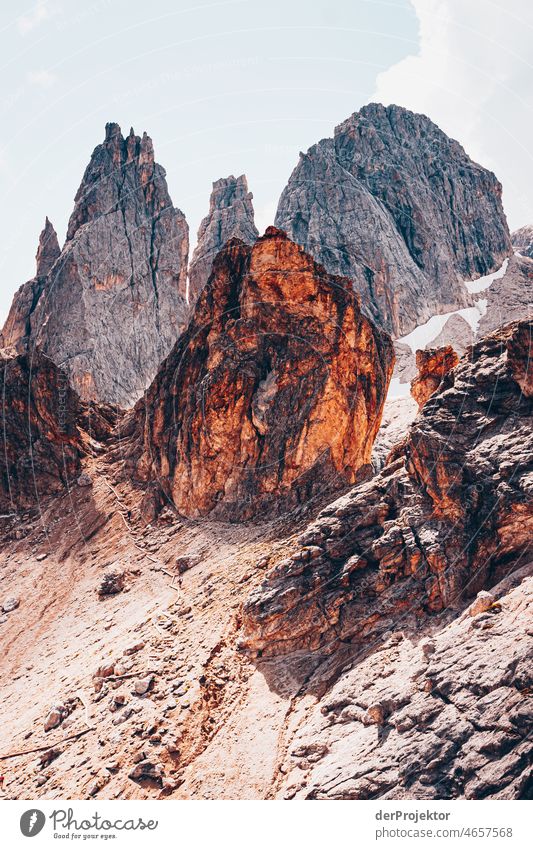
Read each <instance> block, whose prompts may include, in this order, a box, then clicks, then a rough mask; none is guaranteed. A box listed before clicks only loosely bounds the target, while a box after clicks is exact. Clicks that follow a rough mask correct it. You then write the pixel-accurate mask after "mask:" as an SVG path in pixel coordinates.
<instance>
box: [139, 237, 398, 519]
mask: <svg viewBox="0 0 533 849" xmlns="http://www.w3.org/2000/svg"><path fill="white" fill-rule="evenodd" d="M393 358H394V355H393V349H392V343H391V341H390V338H389V337H388V336H387V335H386V334H385V333H384V332H383V331H380V330H378V329H376V328H375V327H374V326H373V325H372V323H371V322H370V321H369V320H368V319H367V318H366V317H365V316H364V315H362V313H361V310H360V305H359V301H358V298H357V296H356V295H355V294H354V292H353V289H352V286H351V284H350V281H347V280H344V279H342V278H338V277H332V276H331V275H329V274H327V272H326V271H325V270H324V269H323V268H322V267H321V266H319V265H317V263H316V262H315V261H314V260H313V259H312V258H311V257H310V256H308V255H307V254H306V253H305V252H304V251H303V249H302V248H300V247H299V246H298V245H296V244H294V242H291V241H290V240H289V239H288V238H287V236H286V235H285V233H283V232H281V231H279V230H277V229H276V228H274V227H271V228H268V230H267V232H266V233H265V235H264V236H263V237H262V238H260V239H259V240H258V241H257V242H256V243H255V245H254V246H253V247H251V246H249V245H246V244H244V243H243V242H241V241H239V240H237V239H233V240H231V241H230V242H229V243H228V244H227V245H226V247H225V248H224V249H223V251H221V252H220V253H219V254H218V256H217V257H216V259H215V262H214V265H213V271H212V273H211V276H210V278H209V281H208V285H206V286H205V287H204V289H203V290H202V292H201V295H200V297H199V299H198V302H197V304H196V309H195V312H194V314H193V317H192V319H191V322H190V324H189V326H188V328H187V330H186V331H185V333H184V334H183V336H182V337H181V338H180V340H179V341H178V343H177V345H176V346H175V348H174V350H173V351H172V353H171V355H170V356H169V357H168V358H167V360H166V361H165V362H164V363H163V365H162V367H161V369H160V371H159V373H158V375H157V377H156V379H155V380H154V382H153V384H152V386H151V387H150V389H149V391H148V392H147V394H146V396H145V398H144V399H143V400H142V401H140V402H139V404H138V405H137V407H136V409H135V429H136V433H137V443H136V447H135V450H134V451H133V453H132V458H131V459H130V461H129V465H130V466H131V467H132V468H133V469H134V474H135V476H136V477H137V479H139V480H141V481H143V482H145V483H146V484H149V483H150V482H153V485H154V486H157V487H158V488H160V489H161V491H162V492H163V493H164V495H166V496H167V497H168V498H169V499H171V500H172V501H173V503H174V504H175V506H176V507H177V508H178V510H179V511H180V512H182V513H183V514H185V515H187V516H199V515H206V514H210V515H212V516H213V517H217V518H224V519H231V520H243V519H247V518H250V517H252V516H257V515H260V516H266V515H268V514H270V513H272V512H273V513H275V512H279V511H280V510H281V509H288V508H290V507H292V506H295V505H298V504H301V503H307V502H308V501H309V499H310V498H312V497H313V496H316V495H318V494H320V493H325V492H327V491H329V490H332V489H334V488H339V487H341V486H343V485H346V484H349V483H353V482H354V481H355V480H356V479H357V475H358V473H359V472H360V470H361V468H362V467H363V466H365V465H366V464H368V463H369V461H370V456H371V450H372V443H373V441H374V438H375V435H376V432H377V430H378V428H379V422H380V418H381V412H382V407H383V403H384V400H385V395H386V392H387V386H388V382H389V379H390V374H391V371H392V365H393Z"/></svg>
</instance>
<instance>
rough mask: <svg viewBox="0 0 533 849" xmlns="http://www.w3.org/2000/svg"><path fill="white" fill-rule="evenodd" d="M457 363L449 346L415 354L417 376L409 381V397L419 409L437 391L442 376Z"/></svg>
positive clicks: (454, 354)
mask: <svg viewBox="0 0 533 849" xmlns="http://www.w3.org/2000/svg"><path fill="white" fill-rule="evenodd" d="M458 362H459V357H458V356H457V354H456V353H455V351H454V349H453V348H452V347H451V345H446V347H444V348H428V349H426V350H425V351H417V352H416V365H417V368H418V375H417V377H415V379H414V380H413V381H411V395H412V396H413V398H414V399H415V401H416V403H417V404H418V407H419V408H420V407H423V406H424V404H425V403H426V401H427V399H428V398H429V397H430V396H431V395H433V393H434V392H436V391H437V389H438V388H439V386H440V384H441V383H442V378H443V377H444V375H445V374H448V372H449V371H451V369H452V368H455V366H456V365H457V363H458Z"/></svg>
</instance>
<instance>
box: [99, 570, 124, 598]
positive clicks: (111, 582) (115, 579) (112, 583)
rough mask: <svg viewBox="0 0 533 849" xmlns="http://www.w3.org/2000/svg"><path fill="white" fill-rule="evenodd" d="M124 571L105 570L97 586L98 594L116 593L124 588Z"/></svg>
mask: <svg viewBox="0 0 533 849" xmlns="http://www.w3.org/2000/svg"><path fill="white" fill-rule="evenodd" d="M125 579H126V576H125V574H124V572H106V573H105V575H104V577H103V579H102V581H101V583H100V585H99V587H98V595H102V596H104V595H116V594H117V593H121V592H122V590H123V589H124V583H125Z"/></svg>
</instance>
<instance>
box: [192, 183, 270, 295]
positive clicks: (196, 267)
mask: <svg viewBox="0 0 533 849" xmlns="http://www.w3.org/2000/svg"><path fill="white" fill-rule="evenodd" d="M252 199H253V195H252V193H251V192H249V191H248V182H247V180H246V177H245V175H244V174H241V176H240V177H234V176H233V174H232V175H231V176H230V177H222V178H221V179H220V180H217V181H216V183H213V191H212V192H211V198H210V201H209V213H208V215H206V217H205V218H204V219H203V221H202V223H201V224H200V227H199V230H198V241H197V244H196V247H195V249H194V253H193V255H192V259H191V263H190V266H189V301H190V302H191V303H192V304H194V303H195V302H196V300H197V298H198V295H199V294H200V292H201V291H202V289H203V288H204V286H205V284H206V283H207V280H208V278H209V275H210V274H211V268H212V266H213V260H214V258H215V257H216V255H217V254H218V252H219V251H221V250H222V248H223V247H224V245H225V244H226V242H229V240H230V239H233V238H236V239H240V240H241V241H242V242H245V243H246V244H247V245H253V243H254V242H255V240H256V239H257V237H258V235H259V233H258V232H257V227H256V226H255V223H254V208H253V204H252Z"/></svg>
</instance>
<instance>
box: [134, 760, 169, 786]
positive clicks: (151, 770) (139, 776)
mask: <svg viewBox="0 0 533 849" xmlns="http://www.w3.org/2000/svg"><path fill="white" fill-rule="evenodd" d="M128 777H129V778H131V780H132V781H142V780H143V779H147V778H149V779H151V780H152V781H157V782H159V783H161V781H162V779H163V769H162V767H161V765H160V764H156V763H154V762H153V761H150V760H142V761H139V763H137V764H135V766H134V767H133V769H132V770H130V772H129V775H128Z"/></svg>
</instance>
